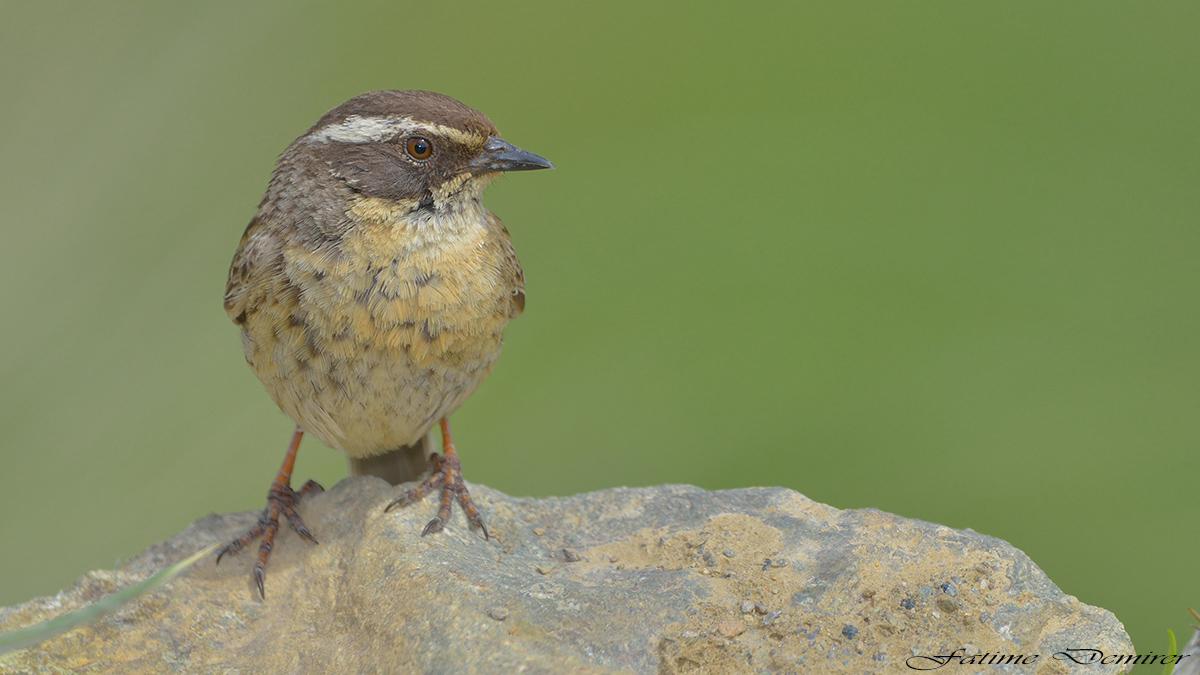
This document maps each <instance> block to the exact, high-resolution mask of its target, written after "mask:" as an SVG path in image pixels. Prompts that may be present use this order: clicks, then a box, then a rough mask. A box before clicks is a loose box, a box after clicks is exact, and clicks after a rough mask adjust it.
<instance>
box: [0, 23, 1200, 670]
mask: <svg viewBox="0 0 1200 675" xmlns="http://www.w3.org/2000/svg"><path fill="white" fill-rule="evenodd" d="M1198 35H1200V4H1197V3H1194V2H1186V3H1185V2H1178V3H1134V2H1128V3H1103V2H1072V3H1065V2H1060V3H1044V2H1028V3H1015V2H1004V3H959V2H921V3H907V4H895V3H887V4H884V3H873V4H865V3H820V4H810V5H801V4H797V3H794V2H779V3H775V4H774V5H754V6H750V5H744V6H737V7H736V8H735V6H734V5H733V4H732V3H717V4H709V5H705V4H700V3H695V2H688V3H679V4H676V5H658V6H647V5H646V4H645V3H642V2H627V3H615V2H607V3H593V4H589V5H584V4H577V5H572V6H569V7H568V6H566V3H559V2H540V3H525V4H511V3H495V2H491V3H484V2H478V3H459V2H439V3H421V4H412V3H398V2H380V3H376V4H374V5H368V4H354V5H352V4H348V3H346V4H343V3H332V2H330V3H312V2H307V3H302V2H277V3H256V4H252V5H248V4H245V3H241V2H230V3H225V4H216V3H206V4H199V3H192V4H189V3H171V4H168V3H161V4H150V3H147V4H144V5H132V4H119V3H103V4H101V3H95V4H84V3H78V4H53V3H37V4H34V3H5V4H3V5H0V130H2V131H0V232H2V233H3V244H2V246H0V317H3V318H2V319H0V321H2V324H0V326H2V328H3V342H2V343H0V347H2V349H0V372H2V373H3V383H4V386H3V387H2V388H0V453H2V454H0V477H2V481H3V482H2V486H3V487H2V488H0V542H3V543H2V544H0V546H2V551H3V553H2V555H0V605H6V604H12V603H16V602H20V601H23V600H26V599H29V598H30V597H33V596H36V595H44V594H51V593H53V592H55V591H56V590H57V589H59V588H60V587H63V586H66V585H69V584H70V583H71V582H72V581H73V580H74V579H75V578H76V577H78V576H79V575H80V574H81V573H83V572H84V571H86V570H89V569H93V568H101V567H110V566H112V565H113V564H114V562H115V561H116V560H117V559H118V558H122V557H127V556H130V555H132V554H134V553H136V552H137V551H139V550H140V549H142V548H143V547H145V546H147V545H149V544H151V543H153V542H154V541H156V540H160V539H163V538H166V537H168V536H170V535H171V534H173V533H174V532H176V531H177V530H179V529H180V528H181V527H183V526H184V525H186V524H187V523H188V522H190V521H191V520H193V519H195V518H197V517H200V516H203V515H204V514H206V513H208V512H210V511H232V510H241V509H255V508H261V507H262V504H263V500H264V498H265V494H266V490H267V487H268V483H269V481H270V480H271V477H272V476H273V474H274V471H275V470H276V468H277V467H278V463H279V460H280V459H281V457H282V453H283V449H284V446H285V444H286V441H287V439H288V433H289V431H290V429H291V423H290V421H289V420H287V419H286V418H284V417H283V415H282V414H281V413H279V412H278V410H277V409H276V408H275V406H274V404H273V403H272V402H271V400H270V399H269V398H268V397H267V395H266V394H265V393H264V392H263V391H262V388H261V386H260V385H259V384H258V382H257V381H256V380H255V379H254V377H253V376H252V375H251V373H250V371H249V369H248V368H247V367H246V365H245V363H244V362H243V360H242V355H241V349H240V345H239V341H238V337H237V332H236V330H235V329H234V326H233V325H232V324H231V323H230V322H229V320H228V319H227V318H226V317H225V315H224V313H223V311H222V309H221V296H222V292H223V287H224V281H225V273H226V269H227V267H228V264H229V260H230V257H231V255H232V253H233V250H234V248H235V247H236V245H237V242H238V237H239V236H240V235H241V232H242V229H243V227H244V226H245V225H246V223H247V222H248V220H249V218H250V216H251V215H252V214H253V212H254V208H255V206H256V204H257V203H258V200H259V198H260V196H261V194H262V192H263V190H264V188H265V186H266V180H267V176H268V173H269V172H270V170H271V167H272V165H273V163H274V159H275V156H276V155H277V154H278V153H279V152H280V151H281V150H282V149H283V148H284V146H286V145H287V144H288V143H289V142H290V141H291V140H292V139H293V138H294V137H295V136H297V135H298V134H299V133H301V132H302V131H304V129H306V128H307V127H308V125H310V124H311V123H312V122H313V121H315V120H316V118H317V117H318V116H319V115H320V114H321V113H322V112H324V111H325V110H327V109H329V108H331V107H333V106H334V105H336V104H338V103H340V102H341V101H342V100H344V99H346V98H348V97H350V96H352V95H354V94H357V93H360V92H363V91H366V90H370V89H380V88H426V89H434V90H437V91H441V92H444V93H447V94H450V95H452V96H454V97H456V98H459V99H461V100H462V101H464V102H466V103H467V104H469V105H471V106H473V107H476V108H479V109H480V110H482V111H484V112H485V113H487V114H488V115H490V116H491V118H492V119H493V121H495V122H496V124H497V125H498V126H499V127H500V128H501V129H502V130H503V132H504V134H505V136H506V137H507V138H509V139H510V140H512V141H513V142H515V143H517V144H519V145H521V146H524V147H526V148H529V149H531V150H533V151H535V152H538V153H541V154H544V155H546V156H547V157H549V158H551V159H552V160H553V161H554V162H555V163H556V164H557V165H558V170H557V171H553V172H543V173H536V174H522V175H517V176H511V177H508V178H506V179H504V180H501V181H498V182H497V183H496V184H494V185H493V187H492V188H490V190H489V193H488V196H487V199H486V201H487V203H488V205H489V206H490V207H491V208H492V210H494V211H495V212H496V213H498V214H499V215H500V216H501V217H502V218H503V219H504V221H505V223H506V224H507V225H508V227H509V230H510V231H511V232H512V236H513V239H514V241H515V243H516V247H517V250H518V252H519V253H520V256H521V261H522V263H523V264H524V267H525V272H526V277H527V284H528V290H527V293H528V306H527V309H526V312H525V314H524V315H523V316H522V317H521V318H520V319H519V320H517V321H515V322H514V323H513V324H512V325H511V326H510V328H509V330H508V332H507V335H506V342H507V345H506V347H505V352H504V355H503V357H502V358H501V359H500V362H499V365H498V367H497V368H496V371H495V373H494V374H493V375H492V377H491V379H490V380H489V381H488V382H487V383H486V384H485V385H484V386H483V387H482V388H481V389H480V390H479V391H478V393H476V395H475V396H474V397H473V398H472V399H471V400H470V401H469V402H468V404H467V405H466V406H465V407H464V408H463V409H462V410H461V411H460V412H459V414H457V415H456V416H455V418H454V422H455V431H456V440H457V441H458V444H459V447H460V449H461V452H462V455H463V457H464V462H465V463H466V467H467V477H468V479H469V480H471V481H474V482H479V483H486V484H488V485H491V486H493V487H496V488H499V489H501V490H503V491H505V492H508V493H510V494H515V495H564V494H571V493H575V492H580V491H585V490H597V489H601V488H606V487H611V486H616V485H650V484H656V483H692V484H695V485H700V486H702V487H705V488H714V489H715V488H733V487H741V486H751V485H784V486H787V487H790V488H793V489H796V490H798V491H800V492H803V493H804V494H806V495H808V496H809V497H812V498H813V499H816V500H819V501H822V502H827V503H829V504H832V505H834V506H837V507H841V508H850V507H864V506H872V507H878V508H880V509H884V510H887V511H891V512H895V513H898V514H901V515H904V516H909V517H914V518H922V519H926V520H931V521H937V522H940V523H945V524H947V525H950V526H953V527H959V528H962V527H970V528H974V529H976V530H978V531H981V532H985V533H988V534H992V535H995V536H998V537H1002V538H1004V539H1006V540H1008V541H1010V542H1011V543H1012V544H1014V545H1015V546H1017V547H1018V548H1020V549H1022V550H1023V551H1025V552H1026V553H1028V554H1029V555H1030V557H1032V558H1033V560H1034V561H1035V562H1037V563H1038V564H1039V565H1040V566H1041V567H1042V568H1043V569H1044V570H1045V571H1046V573H1047V574H1048V575H1049V576H1050V578H1051V579H1053V580H1054V581H1055V582H1056V583H1058V585H1059V586H1060V587H1061V588H1062V589H1063V590H1064V591H1066V592H1067V593H1070V594H1073V595H1076V596H1078V597H1079V599H1080V600H1082V601H1084V602H1087V603H1092V604H1097V605H1101V606H1103V607H1105V608H1108V609H1111V610H1112V611H1114V612H1115V613H1116V614H1117V616H1118V617H1119V618H1120V619H1121V620H1123V621H1124V622H1125V624H1126V626H1127V628H1128V629H1129V631H1130V633H1131V634H1132V636H1133V638H1134V640H1135V644H1137V645H1138V646H1139V649H1140V650H1141V651H1149V650H1154V651H1157V652H1162V651H1163V649H1164V647H1165V635H1164V631H1165V629H1167V628H1172V629H1174V630H1175V631H1176V633H1177V634H1179V635H1180V636H1181V638H1182V639H1186V636H1187V635H1188V634H1190V628H1188V627H1187V623H1188V616H1187V614H1186V611H1185V608H1186V607H1187V606H1188V605H1200V593H1198V592H1197V591H1198V590H1200V589H1198V588H1197V586H1198V581H1197V579H1198V575H1197V573H1196V567H1197V561H1200V540H1198V538H1197V537H1196V525H1197V519H1196V506H1195V505H1196V501H1197V494H1196V491H1195V488H1194V485H1195V477H1196V476H1197V474H1198V473H1200V453H1197V448H1198V445H1200V414H1197V413H1198V409H1200V353H1198V351H1197V347H1198V345H1200V340H1198V339H1200V304H1198V302H1197V301H1198V297H1200V296H1198V291H1200V264H1198V263H1200V227H1198V226H1197V214H1198V213H1200V189H1198V186H1200V183H1198V182H1197V179H1198V178H1200V152H1198V141H1200V112H1198V111H1200V79H1198V78H1200V39H1197V36H1198ZM343 475H344V463H343V459H342V457H341V455H340V454H338V453H336V452H333V451H330V450H328V449H326V448H323V447H320V444H319V443H318V442H316V441H315V440H311V439H310V440H308V441H306V443H305V446H304V448H303V449H302V451H301V454H300V461H299V464H298V467H297V474H296V476H297V478H298V480H299V481H303V480H304V479H307V478H309V477H313V478H316V479H318V480H320V481H322V482H324V483H325V484H326V485H331V484H333V483H334V482H336V481H337V480H338V479H339V478H341V477H342V476H343ZM318 534H319V533H318ZM287 541H291V542H292V543H295V540H294V539H292V540H287Z"/></svg>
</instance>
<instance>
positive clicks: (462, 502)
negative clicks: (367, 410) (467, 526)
mask: <svg viewBox="0 0 1200 675" xmlns="http://www.w3.org/2000/svg"><path fill="white" fill-rule="evenodd" d="M429 461H430V462H432V463H433V472H432V473H430V474H429V477H428V478H426V479H425V480H423V481H421V484H420V485H418V486H416V487H415V488H413V489H411V490H409V491H408V492H405V493H404V494H402V495H400V496H399V497H397V498H396V499H395V500H394V501H392V503H391V504H388V505H387V508H386V509H384V511H390V510H391V508H392V507H393V506H400V507H405V506H408V505H409V504H412V503H413V502H415V501H417V500H418V499H420V498H421V497H424V496H425V495H426V494H428V493H429V491H430V490H433V489H434V488H436V487H440V488H441V490H442V504H441V506H440V507H439V508H438V512H437V516H435V517H434V519H433V520H431V521H429V524H428V525H426V526H425V529H424V530H422V531H421V536H422V537H423V536H425V535H427V534H430V533H432V532H441V531H442V529H443V528H445V527H446V523H448V522H449V521H450V507H451V506H452V505H453V504H454V500H455V499H457V500H458V504H459V506H461V507H462V510H463V512H464V513H466V514H467V522H469V523H471V526H472V527H478V528H479V529H481V530H483V538H484V539H487V538H488V531H487V527H485V526H484V524H483V516H482V515H480V513H479V509H477V508H475V502H473V501H471V493H469V492H467V486H466V484H464V483H463V477H462V463H461V462H459V460H458V451H457V450H455V449H454V441H453V440H452V439H451V438H450V422H449V419H448V418H445V417H443V418H442V456H441V457H438V455H437V453H436V452H435V453H433V455H432V456H430V458H429Z"/></svg>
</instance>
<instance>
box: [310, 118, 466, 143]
mask: <svg viewBox="0 0 1200 675" xmlns="http://www.w3.org/2000/svg"><path fill="white" fill-rule="evenodd" d="M411 133H419V134H427V135H432V136H442V137H443V138H450V139H451V140H454V141H457V142H459V143H473V142H474V143H478V142H481V141H482V140H483V139H473V138H471V137H470V134H467V133H466V132H464V131H462V130H461V129H455V128H454V127H447V126H443V125H441V124H432V123H422V122H417V121H415V120H413V119H411V118H408V117H359V116H358V115H351V116H349V117H347V118H346V119H345V120H342V121H341V122H338V123H337V124H330V125H328V126H324V127H321V128H320V129H317V130H316V131H314V132H313V133H311V134H309V137H308V138H309V140H310V141H311V142H314V143H329V142H337V143H378V142H380V141H387V140H392V139H394V138H398V137H400V136H401V135H406V134H411Z"/></svg>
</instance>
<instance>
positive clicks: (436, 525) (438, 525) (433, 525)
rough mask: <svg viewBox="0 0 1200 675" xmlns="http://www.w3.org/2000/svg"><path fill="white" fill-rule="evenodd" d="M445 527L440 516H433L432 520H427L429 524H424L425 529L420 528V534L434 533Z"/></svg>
mask: <svg viewBox="0 0 1200 675" xmlns="http://www.w3.org/2000/svg"><path fill="white" fill-rule="evenodd" d="M445 528H446V523H445V522H443V521H442V519H441V518H436V517H435V518H434V519H433V520H431V521H429V524H428V525H426V526H425V529H423V530H421V536H422V537H424V536H425V535H427V534H436V533H438V532H441V531H442V530H443V529H445Z"/></svg>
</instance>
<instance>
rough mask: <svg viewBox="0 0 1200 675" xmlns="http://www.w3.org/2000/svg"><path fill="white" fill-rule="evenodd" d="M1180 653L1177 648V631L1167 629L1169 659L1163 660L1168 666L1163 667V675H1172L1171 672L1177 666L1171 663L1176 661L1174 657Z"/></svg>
mask: <svg viewBox="0 0 1200 675" xmlns="http://www.w3.org/2000/svg"><path fill="white" fill-rule="evenodd" d="M1178 653H1179V652H1178V650H1177V648H1176V646H1175V631H1173V630H1171V629H1170V628H1168V629H1167V658H1165V659H1163V660H1164V661H1166V664H1165V665H1164V666H1163V675H1171V670H1172V669H1174V668H1175V666H1174V665H1173V664H1172V663H1171V662H1172V661H1174V660H1175V658H1174V657H1175V656H1176V655H1177V654H1178Z"/></svg>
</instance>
